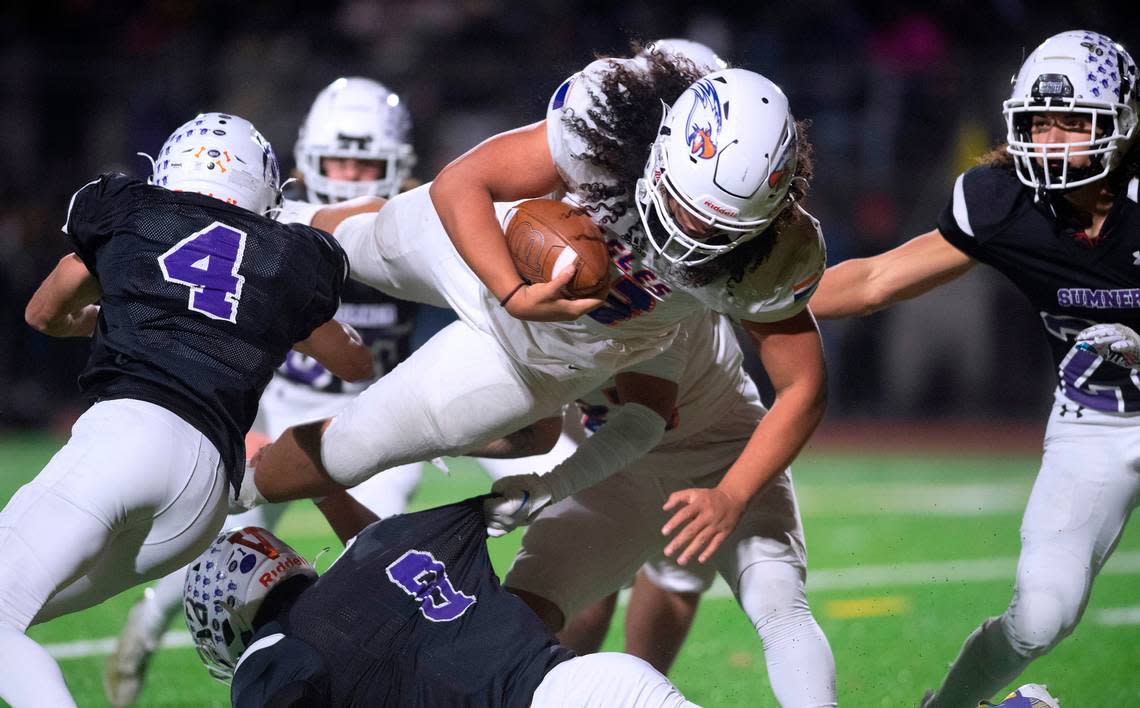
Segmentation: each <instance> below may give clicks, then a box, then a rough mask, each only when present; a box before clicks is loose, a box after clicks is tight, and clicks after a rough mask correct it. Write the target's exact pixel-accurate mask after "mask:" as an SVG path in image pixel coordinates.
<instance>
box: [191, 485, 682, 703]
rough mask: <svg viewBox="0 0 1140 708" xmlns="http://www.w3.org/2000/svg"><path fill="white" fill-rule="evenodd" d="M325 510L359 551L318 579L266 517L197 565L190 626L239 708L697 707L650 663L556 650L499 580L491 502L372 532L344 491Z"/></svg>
mask: <svg viewBox="0 0 1140 708" xmlns="http://www.w3.org/2000/svg"><path fill="white" fill-rule="evenodd" d="M321 507H322V510H323V511H325V512H326V514H329V515H330V521H331V522H332V523H333V526H334V527H335V528H337V529H338V533H339V534H341V536H342V539H344V540H346V541H347V543H348V545H347V548H346V549H345V551H344V554H343V555H342V556H341V557H340V558H339V559H337V561H336V562H335V563H334V564H333V565H332V567H331V568H329V570H328V571H327V572H326V573H325V574H324V575H323V576H321V577H320V578H317V574H316V572H315V571H314V570H313V568H312V566H310V565H309V563H308V562H307V561H305V560H304V559H303V558H301V557H300V556H299V555H298V554H297V553H296V551H294V550H293V549H292V548H290V547H289V546H287V545H286V544H284V543H283V542H281V541H280V540H279V539H277V538H276V537H274V536H273V535H272V534H271V533H270V532H268V531H265V530H263V529H258V528H256V527H247V528H241V529H235V530H232V531H229V532H225V533H222V534H221V535H220V536H218V538H217V540H216V541H215V542H214V544H213V545H212V546H211V547H210V548H209V549H208V550H207V551H206V552H204V553H203V554H202V555H201V556H200V557H199V558H198V560H196V561H195V562H194V563H192V564H191V567H190V570H189V572H188V573H187V576H186V587H185V608H186V620H187V624H188V626H189V628H190V631H191V633H192V634H193V635H194V641H195V644H196V645H197V647H198V652H199V654H200V655H201V657H202V659H203V661H204V662H205V663H206V665H207V667H208V668H209V669H210V673H211V674H212V675H214V676H215V677H217V678H219V679H221V680H227V679H228V678H229V677H230V676H231V675H232V685H231V689H230V692H231V700H232V703H233V706H234V708H265V707H267V706H270V707H273V708H286V707H287V706H297V707H300V706H322V707H329V708H335V707H337V706H350V705H352V706H357V705H366V706H374V707H376V708H379V707H381V706H392V707H393V708H396V707H399V708H416V707H422V708H444V707H446V706H464V707H468V708H470V707H476V706H488V707H491V706H503V707H505V708H509V707H512V706H518V707H520V708H523V707H525V706H531V705H534V706H567V708H569V707H571V706H572V707H574V708H603V707H604V708H610V707H612V706H622V707H623V708H671V707H678V708H679V707H683V706H692V705H693V704H692V703H690V702H688V701H686V700H685V699H684V697H683V696H682V695H681V694H680V692H678V691H677V689H676V688H674V687H673V685H672V684H670V683H669V680H668V679H667V678H665V677H664V676H662V675H661V674H660V673H658V672H657V671H655V670H654V669H653V668H652V667H651V666H650V665H649V664H647V663H645V662H644V661H642V660H640V659H637V658H635V657H631V656H628V655H625V654H594V655H591V656H588V657H575V655H574V653H573V652H571V651H570V650H568V649H565V648H563V647H561V646H559V645H558V643H557V640H556V639H555V638H554V636H553V635H552V634H550V633H549V632H547V631H546V630H545V629H544V628H543V626H542V623H541V621H539V619H538V618H537V617H536V616H535V615H534V613H533V612H531V611H530V610H529V609H528V608H527V606H526V605H525V604H524V603H523V602H522V601H521V600H519V599H518V598H517V597H515V596H514V595H512V594H510V593H509V592H507V591H505V590H503V589H502V588H501V587H500V586H499V582H498V578H496V577H495V573H494V571H493V570H492V568H491V561H490V558H489V557H488V556H487V547H486V543H485V539H486V531H485V528H484V526H485V524H484V520H483V513H482V500H481V499H469V500H467V501H464V502H460V503H458V504H452V505H449V506H444V507H439V508H437V509H430V510H428V511H421V512H418V513H415V514H407V515H403V516H398V517H393V518H391V519H388V520H386V521H380V522H378V523H373V524H372V525H370V526H367V528H363V530H361V528H362V526H363V525H364V524H366V523H367V522H368V521H369V519H372V520H374V519H375V516H374V515H372V514H371V513H370V512H368V510H367V509H365V508H364V507H363V506H361V505H360V504H359V503H358V502H356V501H355V500H353V499H352V498H351V497H349V496H348V495H347V494H344V493H343V492H340V493H336V494H335V495H334V496H333V497H331V498H327V499H325V500H324V502H322V504H321ZM354 532H357V533H358V535H355V537H354V538H351V540H349V534H352V533H354Z"/></svg>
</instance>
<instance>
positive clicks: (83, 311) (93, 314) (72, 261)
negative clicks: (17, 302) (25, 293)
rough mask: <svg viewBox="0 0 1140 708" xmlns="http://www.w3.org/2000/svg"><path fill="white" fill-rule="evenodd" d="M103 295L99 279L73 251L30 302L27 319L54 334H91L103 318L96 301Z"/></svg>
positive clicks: (26, 313)
mask: <svg viewBox="0 0 1140 708" xmlns="http://www.w3.org/2000/svg"><path fill="white" fill-rule="evenodd" d="M102 295H103V290H102V288H101V287H100V286H99V281H98V280H96V278H95V276H94V275H92V274H91V271H89V270H87V266H86V265H84V263H83V261H82V260H80V258H79V256H77V255H75V254H74V253H69V254H67V255H66V256H64V257H63V258H61V259H59V263H58V264H57V265H56V267H55V269H54V270H52V272H51V273H49V274H48V276H47V277H46V278H44V281H43V282H42V283H40V287H39V288H37V289H36V292H35V293H34V294H33V295H32V299H31V300H29V301H28V306H27V307H26V308H25V310H24V319H25V320H26V321H27V323H28V324H29V325H31V326H32V327H34V328H36V329H37V330H39V331H40V332H43V333H44V334H47V335H50V336H52V337H90V336H91V333H92V332H94V331H95V322H96V321H97V320H98V319H99V307H98V306H97V305H95V304H94V303H96V302H98V301H99V298H100V297H102Z"/></svg>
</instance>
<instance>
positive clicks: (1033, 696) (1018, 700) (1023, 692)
mask: <svg viewBox="0 0 1140 708" xmlns="http://www.w3.org/2000/svg"><path fill="white" fill-rule="evenodd" d="M981 705H983V706H994V708H1002V706H1008V708H1060V706H1061V702H1060V701H1058V700H1057V699H1056V698H1054V697H1053V695H1052V694H1050V693H1049V690H1048V689H1046V688H1045V686H1044V685H1043V684H1039V683H1027V684H1025V685H1024V686H1022V687H1021V688H1019V689H1017V690H1016V691H1014V692H1013V693H1011V694H1009V695H1008V696H1006V697H1005V700H1004V701H1002V702H1001V703H997V704H994V703H986V702H983V703H981Z"/></svg>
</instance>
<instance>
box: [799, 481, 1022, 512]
mask: <svg viewBox="0 0 1140 708" xmlns="http://www.w3.org/2000/svg"><path fill="white" fill-rule="evenodd" d="M1032 486H1033V480H1032V479H1031V478H1030V479H1023V480H1016V481H1012V482H984V483H983V482H979V483H975V484H938V483H923V484H907V483H897V484H841V485H836V484H803V485H800V486H799V487H798V488H797V489H796V496H797V497H798V498H799V502H800V509H801V510H802V512H803V514H804V515H805V516H866V515H871V514H875V515H878V514H905V515H916V516H917V515H922V516H925V515H928V514H936V515H939V514H940V515H945V516H986V515H994V514H1008V513H1010V512H1018V511H1021V510H1022V509H1024V508H1025V501H1026V500H1027V499H1028V498H1029V490H1030V488H1031V487H1032Z"/></svg>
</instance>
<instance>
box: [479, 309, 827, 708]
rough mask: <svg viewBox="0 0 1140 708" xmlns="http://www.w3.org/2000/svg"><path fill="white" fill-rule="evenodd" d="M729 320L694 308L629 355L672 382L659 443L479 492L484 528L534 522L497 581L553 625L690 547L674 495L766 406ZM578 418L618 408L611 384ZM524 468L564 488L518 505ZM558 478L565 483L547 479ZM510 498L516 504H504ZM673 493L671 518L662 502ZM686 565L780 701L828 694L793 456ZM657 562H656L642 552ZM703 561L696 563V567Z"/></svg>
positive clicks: (649, 380)
mask: <svg viewBox="0 0 1140 708" xmlns="http://www.w3.org/2000/svg"><path fill="white" fill-rule="evenodd" d="M742 364H743V353H742V352H741V350H740V346H739V345H738V344H737V341H736V337H735V335H734V334H733V331H732V327H731V326H730V325H729V323H728V321H727V320H726V319H725V318H724V317H722V316H721V315H718V314H716V313H711V312H704V313H699V314H697V315H694V316H692V317H690V318H689V319H688V320H686V321H685V322H684V323H682V327H681V332H680V333H679V335H678V337H677V340H676V341H675V343H674V345H673V346H672V347H671V348H670V349H669V350H668V351H667V352H666V353H665V354H663V355H661V356H659V357H657V358H655V359H653V360H651V361H649V362H646V363H644V364H641V365H639V366H638V367H636V370H637V373H638V374H639V376H641V377H644V379H645V380H643V381H642V382H641V385H642V386H649V387H652V388H653V389H655V390H658V391H662V392H664V391H669V392H671V394H672V400H673V401H675V404H676V405H675V408H674V410H673V413H672V415H671V416H670V419H671V426H670V429H669V430H668V431H666V433H665V436H664V438H663V439H662V441H661V443H660V444H659V445H658V446H657V447H655V448H654V449H653V450H651V451H650V452H649V453H648V454H646V455H645V456H644V457H642V458H641V459H639V460H636V461H633V462H632V463H631V464H629V465H628V466H626V467H625V468H623V469H622V470H621V471H619V472H618V473H616V474H615V475H613V476H612V477H610V478H608V479H604V480H600V481H596V482H595V481H594V480H590V482H580V481H578V479H577V478H578V477H580V476H582V475H586V476H589V472H590V469H591V467H592V466H591V465H589V464H588V463H587V464H585V465H583V464H582V461H580V460H579V459H577V458H578V457H579V455H580V454H581V452H582V450H583V449H585V446H583V447H582V448H579V450H578V451H577V452H575V453H574V455H571V457H570V458H569V459H568V460H567V461H566V462H564V463H562V464H561V465H559V466H557V467H555V468H554V469H553V470H552V471H551V472H549V473H548V474H546V475H544V476H542V477H540V478H534V477H533V476H532V478H531V479H526V480H520V478H517V477H507V478H505V479H503V480H500V481H499V482H497V483H496V484H495V486H494V488H493V489H495V490H496V491H501V492H506V493H507V495H508V497H507V499H505V500H503V499H491V500H488V501H487V502H486V507H487V510H488V512H489V520H490V524H491V526H492V532H493V533H498V532H500V531H501V530H502V529H505V528H510V527H512V526H513V524H514V523H515V522H517V521H529V522H531V526H530V527H529V528H528V529H527V531H526V535H525V536H524V537H523V542H522V547H521V549H520V550H519V553H518V556H517V557H516V558H515V562H514V564H513V565H512V566H511V569H510V571H509V572H508V573H507V575H506V577H505V578H504V580H503V585H504V586H505V587H507V588H508V589H510V590H511V591H512V592H514V593H516V594H517V595H519V596H520V597H521V598H523V599H524V600H525V601H526V602H527V604H529V605H530V606H531V608H532V609H534V610H535V612H536V613H537V614H538V616H539V617H541V618H542V619H543V621H544V622H545V623H546V625H547V626H548V627H549V628H550V629H551V630H555V631H557V630H558V629H560V628H561V627H562V624H563V619H564V618H565V617H569V616H571V615H573V614H575V613H576V612H578V611H579V610H580V609H582V608H584V607H586V606H588V605H589V604H591V603H593V602H595V601H597V600H599V599H600V598H603V597H605V596H607V595H609V594H610V593H612V592H615V591H617V590H618V589H619V588H620V587H621V585H622V583H623V582H624V581H625V580H626V579H628V578H629V577H631V576H632V575H633V574H634V573H635V572H636V571H637V569H638V568H640V567H642V566H643V565H644V564H646V563H647V562H649V561H655V560H656V561H658V563H660V559H661V558H662V556H664V555H677V556H678V562H679V563H680V564H681V565H682V567H686V568H691V567H693V566H696V565H698V564H696V563H689V561H690V560H692V559H694V558H695V557H696V556H695V554H694V553H692V552H691V549H690V550H684V551H681V550H679V549H680V548H683V546H684V543H685V537H684V534H683V532H682V533H681V534H680V535H678V536H677V537H676V538H675V539H673V540H672V541H671V542H670V543H669V544H668V545H667V544H666V541H667V539H666V535H667V534H669V532H670V531H671V530H672V529H673V528H674V527H675V526H677V525H679V524H683V523H684V522H685V520H686V518H685V510H684V508H683V502H684V500H685V496H686V495H688V494H692V493H693V491H692V490H693V489H709V488H713V487H715V486H716V485H717V484H719V483H720V482H721V480H722V479H723V478H724V476H725V474H726V471H727V470H728V469H729V468H731V466H732V465H733V464H734V463H735V461H736V460H737V459H738V458H739V457H740V456H741V453H742V451H743V449H744V448H745V446H746V445H748V444H750V437H751V433H752V431H753V430H754V429H755V428H756V426H757V423H758V422H759V421H760V420H761V419H762V418H763V416H764V415H765V414H766V411H765V409H764V406H763V405H762V404H761V402H760V396H759V393H758V392H757V390H756V386H755V384H754V383H753V382H752V379H751V378H749V377H748V375H747V374H746V373H745V372H744V369H743V366H742ZM584 402H585V403H586V404H588V405H587V407H586V410H587V411H588V414H589V418H588V424H589V425H590V427H592V428H594V429H595V430H596V431H597V432H595V433H594V435H603V434H604V431H605V430H606V427H607V425H608V423H607V422H606V421H607V419H608V418H609V417H611V416H613V415H615V414H616V413H618V412H619V411H620V410H621V406H622V405H623V404H622V400H621V397H620V395H619V393H618V391H617V389H616V388H614V387H612V386H604V387H602V388H601V389H599V390H597V391H595V392H593V393H592V394H590V395H588V396H586V397H585V399H584ZM520 481H525V483H526V484H525V486H526V488H528V489H530V490H537V494H538V495H539V496H540V497H546V498H550V497H564V498H563V499H562V501H560V502H558V503H556V504H553V505H551V506H548V507H545V508H543V510H542V512H541V513H539V514H538V515H537V517H536V518H526V519H519V518H517V516H515V515H512V514H511V513H510V512H512V511H513V508H517V507H518V506H519V504H518V501H517V500H515V499H514V498H513V497H512V496H511V495H510V489H512V488H517V487H516V486H515V485H517V484H518V483H519V482H520ZM561 485H568V486H569V488H571V489H577V491H574V492H573V493H560V492H557V491H546V490H548V489H550V490H554V489H558V488H559V487H560V486H561ZM512 503H513V507H512V506H511V505H512ZM678 506H682V512H681V513H679V514H677V515H676V516H675V517H673V518H672V519H671V518H670V517H671V516H672V514H670V512H671V511H672V510H673V509H674V508H676V507H678ZM718 541H720V542H719V544H718V545H719V547H718V548H717V550H716V551H715V552H713V553H702V554H701V560H702V561H707V562H708V565H707V566H704V565H703V563H702V564H701V566H702V569H701V570H695V571H694V572H695V573H696V574H697V575H698V579H699V581H700V582H701V584H700V585H698V586H697V587H696V588H695V589H697V590H698V591H699V590H703V589H704V588H705V587H707V586H708V584H709V583H711V580H712V578H711V575H712V572H714V571H715V572H719V573H720V575H721V577H723V578H724V580H725V581H726V582H727V583H728V586H729V587H730V588H731V589H732V592H733V594H734V595H735V596H736V598H737V601H738V602H739V603H740V606H741V608H742V609H743V610H744V612H745V614H746V615H747V616H748V619H749V621H750V622H751V623H752V625H753V627H755V628H756V631H757V633H758V634H759V635H760V638H761V640H762V641H763V644H764V658H765V661H766V662H767V667H768V678H769V681H770V683H771V685H772V689H773V691H774V692H775V694H776V698H777V700H778V701H779V703H780V705H781V706H785V708H787V707H791V706H796V707H800V708H806V707H807V706H834V705H836V693H835V661H834V659H833V658H832V654H831V648H830V647H829V646H828V643H827V638H826V637H825V636H824V634H823V632H822V630H820V628H819V625H818V624H816V621H815V618H814V617H813V616H812V613H811V609H810V608H809V606H808V601H807V596H806V594H805V592H804V582H805V578H806V572H807V566H806V564H807V554H806V549H805V545H804V538H803V528H802V526H801V523H800V516H799V509H798V507H797V504H796V498H795V493H794V491H793V489H792V478H791V472H790V470H783V471H781V473H780V474H779V475H777V476H776V477H774V478H773V479H772V480H770V481H769V482H768V483H767V484H766V485H765V487H764V488H763V489H762V490H761V491H760V492H759V493H758V494H756V496H754V497H753V498H751V499H749V500H748V503H747V504H746V505H745V511H744V513H743V514H742V516H741V518H740V520H739V521H738V522H737V524H736V527H735V530H733V531H732V533H731V534H728V535H727V536H726V537H725V538H724V539H723V540H720V539H718ZM651 567H657V566H651ZM705 568H707V570H704V569H705Z"/></svg>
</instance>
